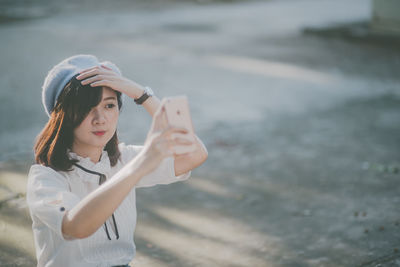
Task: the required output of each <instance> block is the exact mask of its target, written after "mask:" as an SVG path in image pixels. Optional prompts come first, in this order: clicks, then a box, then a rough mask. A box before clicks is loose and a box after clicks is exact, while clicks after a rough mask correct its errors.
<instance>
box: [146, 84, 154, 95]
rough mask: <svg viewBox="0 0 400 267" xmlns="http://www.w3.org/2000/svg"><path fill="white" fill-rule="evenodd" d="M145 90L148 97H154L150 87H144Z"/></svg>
mask: <svg viewBox="0 0 400 267" xmlns="http://www.w3.org/2000/svg"><path fill="white" fill-rule="evenodd" d="M145 89H146V93H147V94H148V95H149V96H152V95H154V92H153V90H151V88H150V87H148V86H146V87H145Z"/></svg>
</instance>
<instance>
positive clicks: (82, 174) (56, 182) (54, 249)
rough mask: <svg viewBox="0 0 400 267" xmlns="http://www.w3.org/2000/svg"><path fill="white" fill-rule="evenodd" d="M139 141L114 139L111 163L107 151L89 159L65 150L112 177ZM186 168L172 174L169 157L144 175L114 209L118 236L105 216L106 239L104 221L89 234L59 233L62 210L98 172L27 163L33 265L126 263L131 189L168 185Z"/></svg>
mask: <svg viewBox="0 0 400 267" xmlns="http://www.w3.org/2000/svg"><path fill="white" fill-rule="evenodd" d="M142 148H143V146H134V145H125V144H124V143H120V144H119V149H120V152H121V157H120V159H121V160H119V161H118V163H117V164H116V165H115V166H114V167H111V165H110V160H109V158H108V154H107V152H106V151H103V153H102V155H101V159H100V161H99V162H97V163H93V162H92V161H91V160H90V158H83V157H80V156H78V155H77V154H75V153H73V152H69V156H70V157H71V158H75V159H78V160H79V162H78V164H79V165H80V166H82V167H84V168H86V169H88V170H91V171H95V172H99V173H102V174H105V175H106V177H107V179H112V177H113V175H114V174H115V173H117V172H118V171H119V170H120V169H121V168H122V167H123V166H124V165H125V164H126V163H128V162H129V161H130V160H132V159H133V158H134V157H135V156H136V155H137V154H138V153H139V152H140V150H141V149H142ZM190 174H191V172H188V173H185V174H183V175H180V176H178V177H176V176H175V171H174V158H173V157H169V158H166V159H164V160H163V161H162V162H161V164H160V165H159V166H158V168H157V169H156V170H154V171H153V172H152V173H150V174H148V175H146V176H144V177H143V178H142V179H141V180H140V181H139V182H138V183H137V184H136V186H135V187H134V188H133V189H132V190H131V192H130V193H129V194H128V195H127V196H126V198H125V199H124V200H123V202H122V203H121V205H120V206H119V207H118V208H117V210H116V211H115V212H114V217H115V221H116V224H117V228H118V233H119V239H118V240H117V239H116V233H115V231H114V229H115V228H114V227H113V226H112V220H111V217H110V218H109V219H108V220H107V222H106V224H107V226H108V227H107V229H108V232H109V235H110V237H111V240H109V239H108V237H107V233H106V231H105V227H104V225H103V226H102V227H100V228H99V229H98V230H97V231H96V232H95V233H94V234H92V235H91V236H90V237H87V238H84V239H74V240H66V239H64V237H63V235H62V232H61V223H62V219H63V216H64V214H65V212H66V211H68V210H71V209H72V208H73V207H74V206H75V205H76V204H78V202H79V201H80V200H81V199H83V198H84V197H85V196H86V195H87V194H89V193H90V192H92V191H93V190H95V189H96V188H98V187H99V175H96V174H91V173H88V172H86V171H84V170H82V169H80V168H78V167H76V166H73V170H72V171H69V172H63V171H60V172H57V171H55V170H53V169H52V168H49V167H45V166H42V165H39V164H34V165H32V166H31V168H30V171H29V177H28V185H27V203H28V206H29V212H30V215H31V218H32V222H33V223H32V229H33V235H34V240H35V248H36V257H37V261H38V265H37V266H40V267H41V266H45V267H50V266H57V267H59V266H73V267H81V266H82V267H83V266H85V267H91V266H93V267H94V266H99V267H103V266H104V267H109V266H113V265H122V264H127V263H129V262H130V261H131V260H132V259H133V258H134V256H135V253H136V246H135V243H134V240H133V234H134V231H135V227H136V196H135V188H140V187H150V186H154V185H157V184H170V183H174V182H177V181H183V180H186V179H188V178H189V177H190Z"/></svg>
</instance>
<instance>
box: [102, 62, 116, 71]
mask: <svg viewBox="0 0 400 267" xmlns="http://www.w3.org/2000/svg"><path fill="white" fill-rule="evenodd" d="M101 66H102V67H103V68H105V69H107V70H112V71H113V69H112V68H110V67H107V66H106V65H103V64H101Z"/></svg>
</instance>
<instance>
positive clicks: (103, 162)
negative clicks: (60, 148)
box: [67, 149, 111, 173]
mask: <svg viewBox="0 0 400 267" xmlns="http://www.w3.org/2000/svg"><path fill="white" fill-rule="evenodd" d="M67 154H68V156H69V158H71V159H77V160H78V162H77V163H78V164H79V165H81V166H82V167H84V168H87V169H89V170H93V171H96V172H100V173H105V172H108V171H109V170H110V166H111V164H110V159H109V157H108V153H107V151H105V150H103V151H102V153H101V157H100V160H99V161H98V162H97V163H94V162H92V161H91V160H90V158H89V157H82V156H79V155H78V154H76V153H75V152H72V151H71V150H70V149H68V150H67Z"/></svg>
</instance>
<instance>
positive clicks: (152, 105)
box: [142, 95, 161, 117]
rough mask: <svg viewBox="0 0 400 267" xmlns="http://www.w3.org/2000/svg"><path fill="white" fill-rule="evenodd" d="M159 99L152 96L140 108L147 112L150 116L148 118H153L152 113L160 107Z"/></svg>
mask: <svg viewBox="0 0 400 267" xmlns="http://www.w3.org/2000/svg"><path fill="white" fill-rule="evenodd" d="M160 103H161V101H160V99H159V98H158V97H157V96H155V95H153V96H152V97H149V98H148V99H147V100H146V101H144V103H143V104H142V106H143V107H144V108H145V109H146V110H147V112H148V113H149V114H150V116H152V117H153V116H154V113H155V112H156V111H157V109H158V107H159V106H160Z"/></svg>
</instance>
